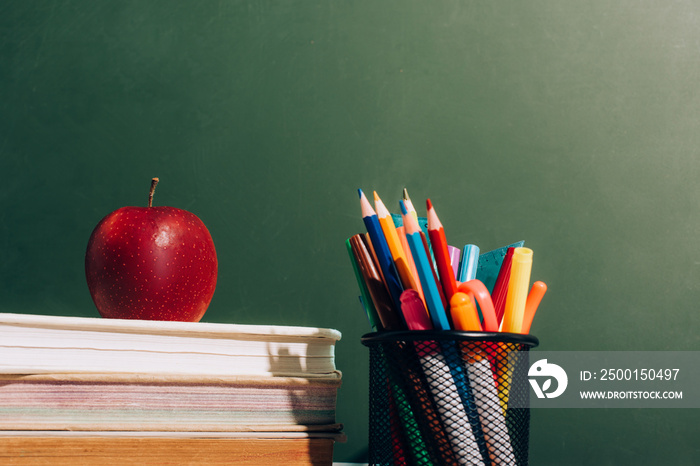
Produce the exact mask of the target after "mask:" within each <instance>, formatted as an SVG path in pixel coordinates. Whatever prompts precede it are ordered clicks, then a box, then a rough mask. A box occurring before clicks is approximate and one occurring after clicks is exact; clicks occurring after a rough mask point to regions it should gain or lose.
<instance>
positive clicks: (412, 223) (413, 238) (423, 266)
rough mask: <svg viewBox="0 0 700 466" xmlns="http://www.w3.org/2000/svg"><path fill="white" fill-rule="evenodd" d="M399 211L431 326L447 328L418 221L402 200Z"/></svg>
mask: <svg viewBox="0 0 700 466" xmlns="http://www.w3.org/2000/svg"><path fill="white" fill-rule="evenodd" d="M400 205H401V213H402V215H403V222H404V229H405V231H406V240H407V241H408V246H409V247H410V249H411V254H412V255H413V260H414V261H415V262H416V269H417V270H418V277H419V279H420V282H421V286H422V287H423V293H424V294H425V301H426V304H427V306H428V312H429V313H430V318H431V320H432V321H433V326H434V327H435V329H438V330H449V329H450V324H449V321H448V320H447V315H446V313H445V307H444V306H443V304H442V300H441V298H440V295H439V294H438V288H437V283H436V281H435V278H434V276H433V270H432V265H431V263H430V262H429V260H428V257H427V255H426V252H425V248H424V247H423V240H422V239H421V236H420V227H419V226H418V222H416V220H415V219H414V218H413V217H412V216H411V215H410V214H409V213H408V211H407V210H406V205H405V204H404V203H403V201H401V202H400Z"/></svg>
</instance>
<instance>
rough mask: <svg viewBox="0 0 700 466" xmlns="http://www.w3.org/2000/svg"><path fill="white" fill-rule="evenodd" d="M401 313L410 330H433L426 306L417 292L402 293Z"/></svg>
mask: <svg viewBox="0 0 700 466" xmlns="http://www.w3.org/2000/svg"><path fill="white" fill-rule="evenodd" d="M401 311H402V312H403V318H404V320H405V321H406V325H407V326H408V329H409V330H432V329H433V324H432V322H430V316H428V311H427V310H426V309H425V304H424V303H423V300H422V299H421V297H420V295H419V294H418V292H417V291H416V290H406V291H404V292H403V293H401Z"/></svg>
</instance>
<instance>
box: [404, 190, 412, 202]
mask: <svg viewBox="0 0 700 466" xmlns="http://www.w3.org/2000/svg"><path fill="white" fill-rule="evenodd" d="M403 200H404V201H410V200H411V198H410V197H408V190H407V189H406V188H403Z"/></svg>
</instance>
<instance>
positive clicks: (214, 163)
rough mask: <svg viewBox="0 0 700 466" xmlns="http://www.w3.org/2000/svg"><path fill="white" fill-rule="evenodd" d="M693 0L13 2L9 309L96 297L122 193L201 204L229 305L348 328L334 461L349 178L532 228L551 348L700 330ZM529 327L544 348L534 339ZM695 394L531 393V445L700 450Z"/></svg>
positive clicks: (643, 343)
mask: <svg viewBox="0 0 700 466" xmlns="http://www.w3.org/2000/svg"><path fill="white" fill-rule="evenodd" d="M698 17H700V5H696V4H693V3H692V2H654V1H647V0H643V1H634V2H633V1H629V0H623V1H618V2H610V1H607V0H593V1H590V2H572V1H560V0H535V1H529V2H506V1H502V0H493V1H487V2H484V1H476V0H433V1H430V2H427V1H418V0H402V1H397V0H354V1H349V0H337V1H336V0H334V1H327V0H325V1H320V0H306V1H299V0H285V1H271V0H255V1H253V0H248V1H243V0H222V1H213V0H198V1H191V0H180V1H170V0H168V1H165V0H154V1H140V0H139V1H137V0H130V1H128V0H124V1H115V2H106V1H88V0H29V1H19V0H14V1H13V0H11V1H5V2H2V5H0V311H2V312H21V313H43V314H55V315H77V316H96V315H97V314H96V310H95V308H94V306H93V304H92V301H91V299H90V296H89V294H88V291H87V286H86V283H85V277H84V271H83V258H84V252H85V247H86V245H87V240H88V237H89V236H90V233H91V231H92V229H93V228H94V226H95V225H96V224H97V222H98V221H99V220H100V219H101V218H102V217H103V216H104V215H106V214H107V213H109V212H111V211H112V210H114V209H116V208H118V207H121V206H124V205H145V202H146V197H147V190H148V185H149V181H150V179H151V177H154V176H158V177H160V180H161V182H160V185H159V187H158V191H157V192H156V197H155V201H154V203H155V204H156V205H171V206H175V207H180V208H183V209H187V210H190V211H192V212H193V213H195V214H196V215H198V216H199V217H200V218H201V219H202V220H203V221H204V223H205V224H206V225H207V226H208V227H209V230H210V231H211V234H212V236H213V238H214V242H215V244H216V247H217V252H218V255H219V282H218V287H217V290H216V293H215V295H214V299H213V301H212V304H211V307H210V309H209V311H208V312H207V314H206V315H205V317H204V320H206V321H210V322H235V323H247V324H286V325H308V326H318V327H331V328H336V329H338V330H340V331H341V332H342V333H343V339H342V340H341V341H340V342H339V344H338V347H337V361H336V362H337V365H338V367H339V368H340V369H341V370H342V371H343V377H344V384H343V387H342V388H341V390H340V395H339V401H338V421H339V422H342V423H343V424H344V425H345V432H346V433H347V435H348V442H347V443H345V444H339V445H337V446H336V450H335V451H336V454H335V457H336V460H337V461H346V462H349V461H362V460H363V459H364V458H365V456H364V455H365V452H366V448H367V425H368V419H367V405H368V402H367V397H368V375H367V372H368V353H367V349H366V348H365V347H363V346H362V345H361V344H360V337H361V335H362V334H364V333H365V332H367V331H369V327H368V325H367V322H366V318H365V317H364V315H363V312H362V309H361V307H360V304H359V302H358V299H357V296H358V294H359V292H358V289H357V284H356V282H355V278H354V274H353V270H352V268H351V266H350V263H349V260H348V256H347V251H346V249H345V243H344V242H345V239H346V238H348V237H349V236H351V235H353V234H355V233H359V232H362V231H364V226H363V224H362V220H361V218H360V208H359V203H358V199H357V188H362V189H364V190H365V191H367V192H372V191H373V190H376V191H377V192H378V193H379V194H380V196H381V197H382V199H383V200H384V202H385V203H386V204H387V205H388V206H389V207H390V208H392V209H393V210H394V211H395V212H397V211H398V204H397V203H398V200H399V199H400V197H401V192H402V189H403V188H407V189H408V190H409V192H410V194H411V198H412V199H413V201H414V204H416V207H417V208H418V209H419V211H420V212H421V213H424V209H425V207H424V204H423V203H424V201H425V199H426V198H428V197H430V198H431V200H432V202H433V204H434V205H435V207H436V210H437V211H438V213H439V215H440V219H441V220H442V223H443V224H444V226H445V229H446V234H447V237H448V241H449V242H450V243H451V244H454V245H455V246H459V247H461V246H463V245H464V244H467V243H473V244H477V245H478V246H479V247H480V248H481V250H482V251H489V250H492V249H495V248H497V247H500V246H503V245H505V244H509V243H512V242H514V241H518V240H524V241H525V244H526V246H528V247H530V248H532V249H533V250H534V266H533V271H532V278H533V280H542V281H544V282H546V283H547V285H548V287H549V291H548V292H547V295H546V296H545V298H544V300H543V302H542V304H541V306H540V310H539V313H538V316H537V317H536V320H535V323H534V324H533V333H534V334H535V335H536V336H537V337H538V338H539V339H540V347H539V349H541V350H549V351H558V350H598V349H600V350H697V349H698V347H699V346H700V343H699V342H700V340H699V338H698V328H699V327H700V313H699V312H697V310H698V302H699V301H700V266H699V264H700V253H699V252H698V248H697V247H696V245H695V242H696V239H695V238H696V236H697V234H698V232H699V231H700V215H699V213H698V211H699V208H698V199H700V183H698V182H697V180H698V176H699V175H700V157H699V154H698V152H699V150H700V149H698V148H700V130H699V129H700V105H699V104H700V87H699V86H698V83H699V82H700V80H699V79H700V53H699V52H698V50H699V47H700V28H698V27H697V18H698ZM535 351H537V350H535ZM696 418H697V413H696V412H694V411H684V410H573V411H565V410H533V413H532V428H531V442H530V450H531V455H530V456H531V462H532V464H537V465H560V464H596V465H601V464H611V465H612V464H670V463H673V464H695V463H697V440H696V439H697V435H698V427H697V419H696Z"/></svg>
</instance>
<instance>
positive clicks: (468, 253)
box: [457, 244, 479, 283]
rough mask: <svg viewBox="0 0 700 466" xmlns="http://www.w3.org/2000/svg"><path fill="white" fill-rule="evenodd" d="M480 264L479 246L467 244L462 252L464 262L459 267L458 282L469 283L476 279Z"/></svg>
mask: <svg viewBox="0 0 700 466" xmlns="http://www.w3.org/2000/svg"><path fill="white" fill-rule="evenodd" d="M478 264H479V246H477V245H475V244H467V245H466V246H464V250H463V251H462V262H461V263H460V265H459V274H458V275H457V280H459V281H460V282H462V283H464V282H468V281H469V280H474V279H475V278H476V267H477V265H478Z"/></svg>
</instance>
